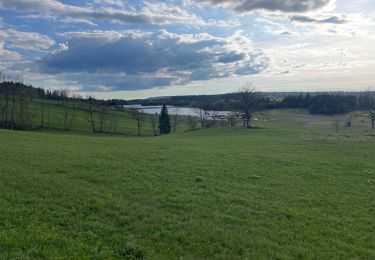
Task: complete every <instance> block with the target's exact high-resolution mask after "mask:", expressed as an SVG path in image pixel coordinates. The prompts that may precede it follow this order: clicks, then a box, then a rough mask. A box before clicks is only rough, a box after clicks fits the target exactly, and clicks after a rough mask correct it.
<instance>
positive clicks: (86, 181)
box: [0, 106, 375, 259]
mask: <svg viewBox="0 0 375 260" xmlns="http://www.w3.org/2000/svg"><path fill="white" fill-rule="evenodd" d="M54 109H56V110H58V109H59V108H58V106H56V107H55V108H54ZM77 113H78V114H77V115H78V116H76V118H80V116H79V115H80V112H77ZM119 116H120V115H119ZM348 116H349V115H344V116H338V117H327V116H311V115H308V114H307V113H306V111H303V110H273V111H268V112H264V113H259V114H258V115H257V118H258V120H257V121H255V125H256V126H258V127H259V128H257V129H242V128H240V127H236V128H213V129H200V130H196V131H187V130H186V129H185V128H184V127H183V126H181V129H180V130H179V131H178V132H177V133H175V134H172V135H168V136H158V137H135V136H134V134H128V135H123V136H122V135H121V136H120V135H112V136H110V135H93V134H90V133H89V130H87V129H88V128H87V129H86V128H85V127H84V126H83V125H85V123H84V121H83V120H85V115H84V114H81V118H82V120H81V121H80V120H78V119H77V120H76V121H75V125H74V127H73V129H72V130H71V131H68V132H66V131H62V130H61V129H60V130H55V131H50V130H51V129H50V130H48V131H47V130H37V131H29V132H21V131H8V130H0V259H330V258H334V259H338V258H339V259H374V258H375V247H374V245H375V236H374V230H375V200H374V198H375V167H374V166H375V161H374V151H375V146H374V145H375V133H374V132H373V131H371V130H370V126H369V123H368V121H366V119H365V117H364V115H362V114H361V113H356V114H353V115H351V118H354V119H353V126H352V127H344V126H343V125H344V122H345V120H346V119H347V118H348ZM51 118H54V119H53V120H58V119H56V118H57V117H56V116H55V117H51ZM128 120H129V121H128V122H127V123H126V122H125V123H124V129H128V130H127V132H128V133H135V132H134V131H135V127H136V125H135V123H134V122H133V121H131V120H130V119H128ZM337 120H338V121H339V122H340V127H339V129H338V130H337V131H336V129H334V128H333V126H332V123H333V122H336V121H337ZM56 122H57V123H58V121H56ZM57 123H56V124H57ZM51 124H52V123H51ZM80 124H82V127H80ZM130 125H131V126H130ZM125 127H130V128H125ZM55 128H56V129H58V128H59V127H57V126H56V127H55ZM148 128H149V126H148V125H146V126H145V128H144V129H143V130H144V133H149V134H148V135H151V130H147V129H148ZM82 129H83V130H82ZM129 129H130V130H129ZM129 136H132V137H131V138H130V137H129Z"/></svg>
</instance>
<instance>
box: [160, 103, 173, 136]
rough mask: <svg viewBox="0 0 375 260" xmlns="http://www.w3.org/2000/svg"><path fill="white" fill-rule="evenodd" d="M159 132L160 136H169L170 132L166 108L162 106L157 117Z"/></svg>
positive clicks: (169, 121)
mask: <svg viewBox="0 0 375 260" xmlns="http://www.w3.org/2000/svg"><path fill="white" fill-rule="evenodd" d="M159 130H160V134H161V135H165V134H169V133H170V132H171V120H170V118H169V114H168V108H167V106H166V105H163V107H162V109H161V112H160V117H159Z"/></svg>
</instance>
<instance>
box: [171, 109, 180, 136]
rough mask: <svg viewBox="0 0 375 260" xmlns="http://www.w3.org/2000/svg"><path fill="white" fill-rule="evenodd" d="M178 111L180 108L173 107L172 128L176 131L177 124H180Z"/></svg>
mask: <svg viewBox="0 0 375 260" xmlns="http://www.w3.org/2000/svg"><path fill="white" fill-rule="evenodd" d="M178 112H179V108H177V107H175V108H173V114H172V115H171V121H172V129H173V132H174V133H175V132H176V128H177V124H178Z"/></svg>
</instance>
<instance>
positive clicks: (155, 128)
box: [150, 113, 159, 136]
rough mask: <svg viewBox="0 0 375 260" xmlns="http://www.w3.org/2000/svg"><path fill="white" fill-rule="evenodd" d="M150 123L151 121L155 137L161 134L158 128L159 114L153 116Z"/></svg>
mask: <svg viewBox="0 0 375 260" xmlns="http://www.w3.org/2000/svg"><path fill="white" fill-rule="evenodd" d="M150 121H151V126H152V131H153V134H154V136H157V135H158V132H159V128H158V122H159V116H158V113H155V114H153V115H151V116H150Z"/></svg>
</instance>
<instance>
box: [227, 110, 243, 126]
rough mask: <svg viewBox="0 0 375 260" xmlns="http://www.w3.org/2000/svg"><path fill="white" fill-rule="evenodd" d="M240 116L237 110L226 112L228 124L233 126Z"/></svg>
mask: <svg viewBox="0 0 375 260" xmlns="http://www.w3.org/2000/svg"><path fill="white" fill-rule="evenodd" d="M239 117H240V115H239V114H238V112H229V113H228V114H227V120H228V126H229V127H231V128H233V127H235V126H236V122H237V119H238V118H239Z"/></svg>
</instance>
